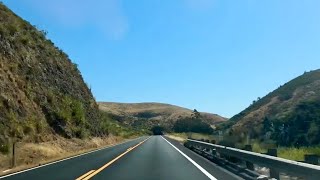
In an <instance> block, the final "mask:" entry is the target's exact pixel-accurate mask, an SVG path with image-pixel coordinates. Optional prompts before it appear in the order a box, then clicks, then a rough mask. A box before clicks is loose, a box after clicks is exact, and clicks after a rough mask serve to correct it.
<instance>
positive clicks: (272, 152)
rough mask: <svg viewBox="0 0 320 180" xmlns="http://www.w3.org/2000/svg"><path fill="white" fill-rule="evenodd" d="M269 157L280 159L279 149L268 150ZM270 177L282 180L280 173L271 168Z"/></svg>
mask: <svg viewBox="0 0 320 180" xmlns="http://www.w3.org/2000/svg"><path fill="white" fill-rule="evenodd" d="M267 155H270V156H274V157H278V150H277V149H268V152H267ZM270 177H271V178H275V179H280V175H279V171H278V170H276V169H273V168H272V167H270Z"/></svg>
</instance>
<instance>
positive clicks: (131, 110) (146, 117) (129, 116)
mask: <svg viewBox="0 0 320 180" xmlns="http://www.w3.org/2000/svg"><path fill="white" fill-rule="evenodd" d="M99 107H100V109H101V110H102V111H105V112H108V113H109V114H112V115H113V116H114V119H117V120H118V121H119V122H122V123H125V124H128V125H130V126H132V127H135V128H139V129H145V130H146V129H148V130H151V128H152V127H154V126H161V127H163V128H164V129H165V130H166V131H167V132H172V131H173V126H174V124H175V122H176V121H178V120H179V121H182V119H188V118H190V117H191V115H192V113H193V112H192V110H190V109H186V108H182V107H178V106H174V105H170V104H162V103H106V102H100V103H99ZM200 114H201V120H202V121H203V122H205V123H206V124H209V125H216V124H219V123H221V122H224V121H226V119H225V118H223V117H221V116H219V115H215V114H210V113H202V112H201V113H200ZM199 122H200V121H199Z"/></svg>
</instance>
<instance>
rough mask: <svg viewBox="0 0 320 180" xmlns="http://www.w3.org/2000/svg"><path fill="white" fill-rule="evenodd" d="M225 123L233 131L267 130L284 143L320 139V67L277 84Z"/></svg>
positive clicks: (315, 141) (314, 142) (295, 143)
mask: <svg viewBox="0 0 320 180" xmlns="http://www.w3.org/2000/svg"><path fill="white" fill-rule="evenodd" d="M225 126H226V127H230V128H231V129H232V131H233V132H234V133H235V134H239V133H243V132H245V133H250V134H252V135H253V136H259V135H263V134H265V133H266V132H268V131H270V132H272V133H271V134H272V136H273V137H272V138H273V139H276V140H278V142H279V141H280V140H281V142H282V141H286V142H282V143H284V144H288V145H292V144H294V145H297V143H298V144H303V143H305V144H317V143H320V131H319V128H320V70H315V71H310V72H305V73H304V74H303V75H301V76H299V77H297V78H295V79H293V80H292V81H290V82H288V83H286V84H284V85H283V86H280V87H279V88H278V89H277V90H275V91H273V92H271V93H269V94H268V95H267V96H265V97H263V98H261V99H258V100H257V101H256V102H254V103H253V104H252V105H251V106H249V107H248V108H247V109H245V110H244V111H242V112H240V113H239V114H237V115H235V116H234V117H232V118H231V119H230V121H229V122H228V123H226V124H225ZM267 126H270V127H267ZM266 128H267V129H266ZM268 128H269V129H268ZM280 136H283V137H280ZM281 138H283V139H281ZM279 139H280V140H279ZM300 141H303V142H300ZM281 142H280V143H281Z"/></svg>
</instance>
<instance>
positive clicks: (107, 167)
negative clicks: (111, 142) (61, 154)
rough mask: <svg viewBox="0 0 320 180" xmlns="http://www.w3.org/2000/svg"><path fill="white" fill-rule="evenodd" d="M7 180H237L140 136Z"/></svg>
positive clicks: (173, 145)
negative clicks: (78, 179)
mask: <svg viewBox="0 0 320 180" xmlns="http://www.w3.org/2000/svg"><path fill="white" fill-rule="evenodd" d="M2 178H3V179H7V180H22V179H23V180H25V179H32V180H43V179H46V180H64V179H66V180H75V179H77V178H80V179H82V180H86V179H93V180H99V179H108V180H113V179H114V180H122V179H138V180H141V179H143V180H147V179H151V180H157V179H159V180H162V179H164V180H179V179H181V180H189V179H190V180H205V179H206V180H207V179H219V180H220V179H222V180H234V179H240V178H238V177H236V176H235V175H233V174H231V173H229V172H227V171H226V170H224V169H222V168H220V167H218V166H216V165H214V164H213V163H211V162H209V161H208V160H206V159H204V158H203V157H201V156H199V155H197V154H195V153H193V152H192V151H190V150H189V149H187V148H185V147H184V146H182V145H181V144H180V143H179V142H177V141H174V140H171V139H168V138H164V137H162V136H152V137H142V138H139V139H136V140H132V141H129V142H126V143H123V144H119V145H116V146H113V147H109V148H105V149H102V150H99V151H95V152H92V153H89V154H85V155H82V156H79V157H75V158H72V159H68V160H64V161H61V162H57V163H54V164H50V165H46V166H43V167H39V168H36V169H32V170H28V171H25V172H21V173H18V174H13V175H11V176H4V177H0V179H2Z"/></svg>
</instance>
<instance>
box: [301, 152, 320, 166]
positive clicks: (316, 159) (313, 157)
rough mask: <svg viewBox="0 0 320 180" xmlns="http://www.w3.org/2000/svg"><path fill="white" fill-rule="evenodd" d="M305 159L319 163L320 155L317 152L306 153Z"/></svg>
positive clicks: (308, 161)
mask: <svg viewBox="0 0 320 180" xmlns="http://www.w3.org/2000/svg"><path fill="white" fill-rule="evenodd" d="M304 160H305V162H306V163H309V164H313V165H319V156H318V155H315V154H307V155H304Z"/></svg>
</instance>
